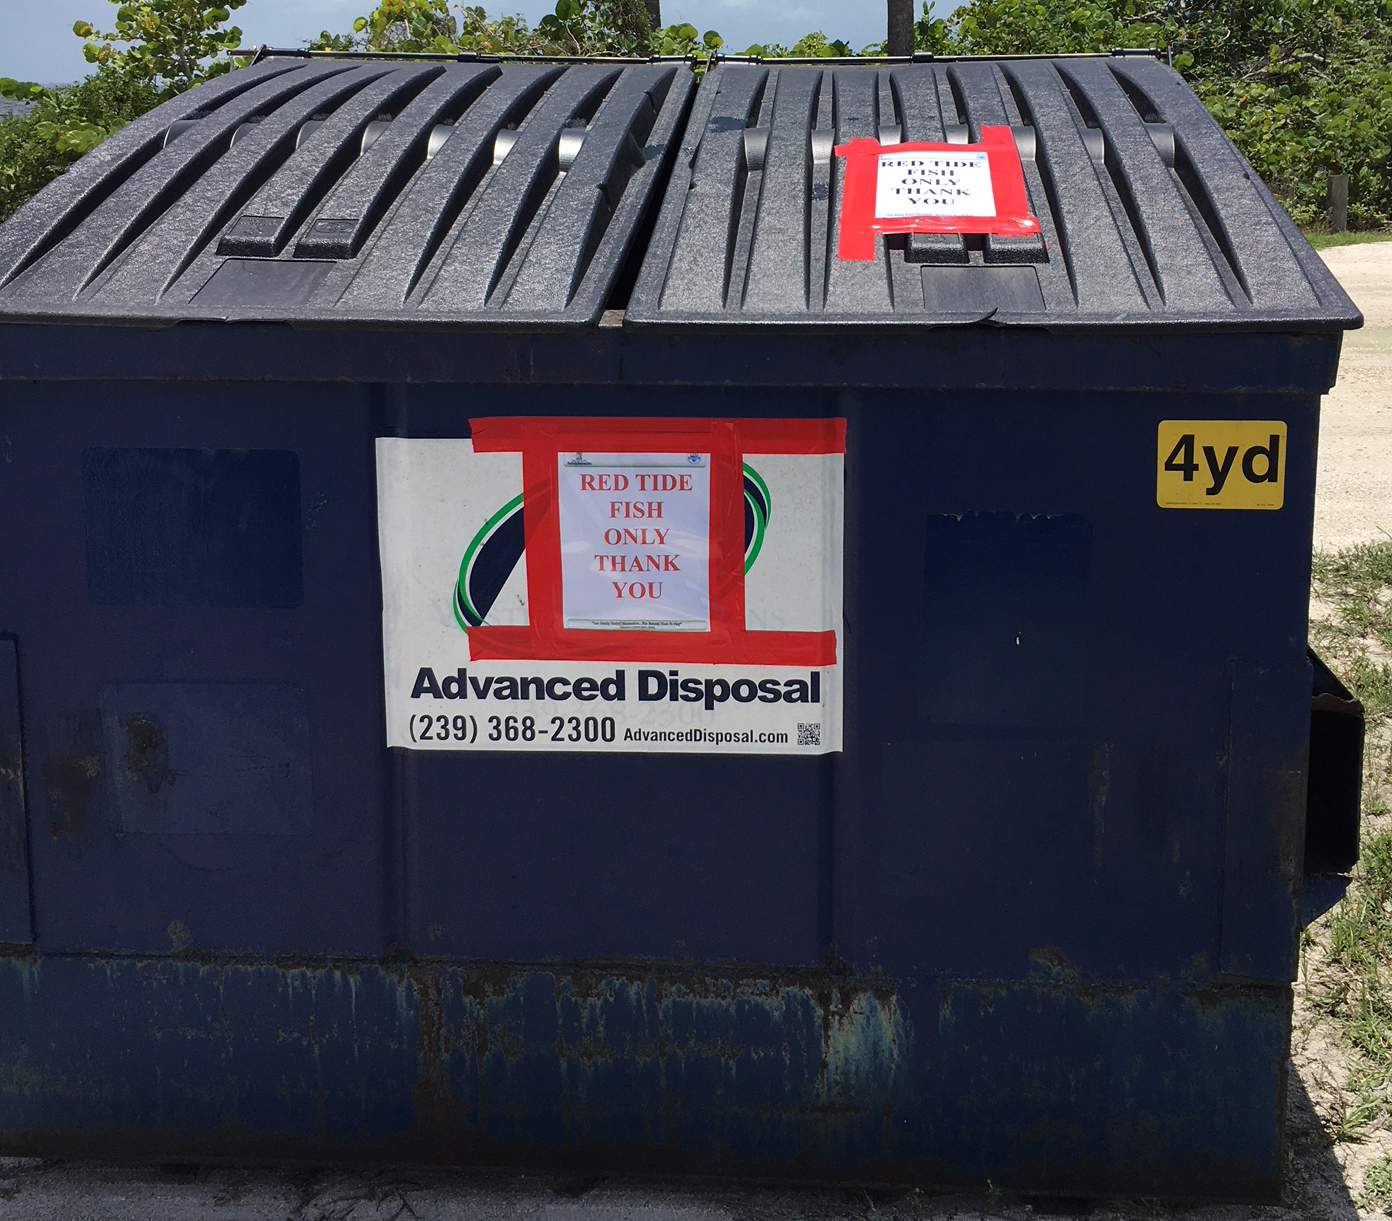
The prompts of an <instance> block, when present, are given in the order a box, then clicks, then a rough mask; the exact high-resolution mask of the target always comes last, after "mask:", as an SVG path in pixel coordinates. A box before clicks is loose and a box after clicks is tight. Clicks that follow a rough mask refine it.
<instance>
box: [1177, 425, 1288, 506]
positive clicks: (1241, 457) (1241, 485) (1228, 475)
mask: <svg viewBox="0 0 1392 1221" xmlns="http://www.w3.org/2000/svg"><path fill="white" fill-rule="evenodd" d="M1285 499H1286V426H1285V424H1284V422H1282V421H1281V420H1162V421H1161V422H1160V432H1159V436H1158V438H1157V445H1156V452H1155V503H1156V504H1158V505H1159V506H1160V507H1161V508H1162V509H1279V508H1280V507H1281V506H1282V505H1283V504H1284V503H1285Z"/></svg>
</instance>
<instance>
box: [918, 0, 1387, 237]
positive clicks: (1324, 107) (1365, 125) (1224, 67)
mask: <svg viewBox="0 0 1392 1221" xmlns="http://www.w3.org/2000/svg"><path fill="white" fill-rule="evenodd" d="M924 17H925V20H927V19H929V18H930V14H929V12H928V9H927V6H925V12H924ZM924 24H925V23H924V22H920V23H919V29H920V31H923V33H925V34H927V33H929V31H926V30H924V28H923V27H924ZM947 34H948V39H947V42H948V45H950V46H951V48H952V49H953V50H955V51H957V52H958V53H961V54H969V55H999V54H1010V53H1015V52H1022V51H1030V52H1035V53H1059V52H1069V51H1106V50H1110V49H1111V48H1112V47H1118V46H1132V47H1134V46H1154V47H1167V48H1169V49H1170V50H1171V51H1172V52H1173V54H1174V65H1175V67H1176V68H1178V69H1179V70H1180V71H1181V72H1183V73H1184V75H1185V76H1186V78H1187V79H1188V80H1189V83H1190V84H1191V85H1192V86H1193V88H1194V90H1195V92H1196V93H1198V95H1199V97H1200V98H1201V99H1202V100H1203V102H1204V104H1205V105H1206V106H1207V107H1208V108H1209V110H1210V111H1211V112H1212V113H1213V115H1214V117H1215V118H1217V120H1218V121H1219V123H1221V124H1222V125H1223V127H1224V129H1225V130H1226V131H1227V133H1228V134H1229V135H1230V136H1231V137H1232V138H1233V140H1234V142H1235V143H1236V144H1237V146H1238V147H1239V148H1240V149H1241V150H1242V152H1243V154H1244V155H1245V156H1246V157H1247V159H1248V160H1249V161H1250V162H1251V163H1252V166H1253V168H1254V169H1256V171H1257V172H1258V173H1259V174H1260V175H1261V176H1262V178H1263V179H1265V181H1266V182H1267V184H1268V185H1269V186H1271V188H1272V189H1273V190H1274V191H1275V192H1276V194H1277V195H1278V196H1279V197H1280V198H1281V201H1282V202H1283V203H1284V204H1285V206H1286V208H1287V209H1288V210H1289V211H1290V213H1291V215H1292V216H1293V217H1294V218H1295V220H1296V221H1297V222H1299V223H1300V224H1303V225H1312V224H1317V223H1318V222H1319V221H1320V219H1321V217H1322V214H1323V210H1324V195H1325V186H1326V182H1327V180H1328V176H1329V175H1330V174H1340V173H1342V174H1348V175H1349V218H1350V222H1351V223H1352V224H1354V225H1356V226H1363V227H1375V226H1377V225H1381V224H1386V223H1387V222H1388V220H1389V218H1392V172H1389V167H1388V159H1389V156H1390V155H1392V0H1260V2H1253V0H1155V2H1154V3H1150V2H1147V0H1073V2H1072V3H1071V4H1066V5H1061V6H1055V5H1050V6H1047V7H1046V6H1045V5H1043V4H1041V3H1036V0H970V2H969V3H968V4H967V5H966V6H965V7H964V8H961V9H959V10H958V11H957V12H956V13H954V14H953V17H952V19H951V21H950V22H949V23H948V29H947ZM924 41H925V42H926V41H928V39H927V38H925V39H924ZM924 49H932V50H939V49H940V48H939V47H938V46H933V47H925V48H924Z"/></svg>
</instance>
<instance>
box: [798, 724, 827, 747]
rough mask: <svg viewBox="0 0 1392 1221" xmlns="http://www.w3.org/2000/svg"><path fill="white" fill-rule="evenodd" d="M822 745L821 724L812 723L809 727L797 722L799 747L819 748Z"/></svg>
mask: <svg viewBox="0 0 1392 1221" xmlns="http://www.w3.org/2000/svg"><path fill="white" fill-rule="evenodd" d="M821 744H822V723H821V722H820V721H813V722H812V723H811V724H810V725H809V724H807V723H805V722H803V721H799V722H798V745H799V746H820V745H821Z"/></svg>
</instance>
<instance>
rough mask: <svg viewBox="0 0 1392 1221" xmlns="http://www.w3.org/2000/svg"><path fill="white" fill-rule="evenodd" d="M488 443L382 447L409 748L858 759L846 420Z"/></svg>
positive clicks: (393, 688)
mask: <svg viewBox="0 0 1392 1221" xmlns="http://www.w3.org/2000/svg"><path fill="white" fill-rule="evenodd" d="M472 427H473V434H474V435H473V437H472V438H471V439H462V438H461V439H447V440H437V439H419V440H417V439H404V438H395V437H386V438H381V439H379V440H378V442H377V486H378V532H379V546H380V550H381V563H382V598H383V606H382V627H383V646H384V667H385V679H386V702H387V743H388V745H389V746H396V747H404V748H407V749H415V750H531V751H536V750H571V751H652V750H659V751H673V752H683V753H698V754H699V753H707V754H708V753H739V754H800V755H814V754H824V753H826V752H828V751H835V750H839V749H840V748H841V704H842V662H841V653H840V650H841V600H842V599H841V564H842V530H843V525H842V512H843V510H842V485H843V464H844V458H843V450H844V435H845V434H844V423H843V422H842V421H840V420H808V421H799V420H792V421H789V420H777V421H757V420H756V421H708V420H694V421H671V420H664V421H661V422H660V425H650V426H649V427H650V428H651V429H652V432H651V433H649V432H648V431H646V430H645V427H644V422H643V421H633V422H632V424H631V429H632V430H631V432H629V431H625V430H626V429H627V427H628V422H624V428H622V429H620V431H619V432H618V434H617V435H616V434H615V433H614V431H613V429H614V427H615V426H614V425H612V423H611V425H610V431H609V432H608V433H604V434H603V435H600V436H585V435H582V434H583V433H584V430H585V427H586V421H584V420H570V421H565V422H561V423H558V424H556V425H554V426H552V425H551V423H550V422H548V421H544V420H543V421H539V422H538V421H522V422H516V421H497V422H495V421H488V420H485V421H472ZM674 430H675V431H674ZM586 441H588V442H590V444H582V442H586ZM595 442H599V443H595Z"/></svg>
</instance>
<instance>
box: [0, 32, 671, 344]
mask: <svg viewBox="0 0 1392 1221" xmlns="http://www.w3.org/2000/svg"><path fill="white" fill-rule="evenodd" d="M693 89H694V83H693V80H692V76H691V73H690V71H689V70H688V68H687V67H686V66H685V65H684V63H682V62H652V63H648V62H642V61H631V60H630V61H619V60H613V61H602V62H588V63H573V62H557V63H543V62H514V61H506V62H481V61H469V62H456V61H453V60H448V59H447V60H438V59H437V60H424V61H422V60H420V59H411V60H407V61H404V62H403V61H399V60H397V61H393V60H383V59H377V58H366V59H365V58H361V57H357V58H353V57H340V56H333V57H312V58H301V57H298V56H295V57H290V56H277V55H266V56H264V57H262V58H261V59H260V60H259V62H257V63H256V64H255V65H253V66H252V67H249V68H245V69H242V70H239V71H237V72H234V73H230V74H228V75H227V76H225V77H221V78H219V79H218V80H217V81H216V82H214V83H213V84H210V85H205V86H202V87H200V88H198V89H194V90H191V91H189V92H188V93H185V94H182V95H181V96H180V97H178V98H176V99H174V100H173V101H171V102H169V103H166V104H165V105H163V106H161V107H159V108H157V109H156V110H154V111H152V112H150V113H149V114H147V115H145V116H143V117H142V118H140V119H138V120H136V121H135V122H134V123H132V124H131V125H130V126H129V127H128V128H126V129H124V130H123V131H121V132H119V133H117V135H115V136H113V137H112V138H111V139H110V140H108V141H106V142H105V143H104V144H102V145H100V146H99V147H98V148H97V149H96V150H95V151H94V152H93V153H91V154H89V155H88V156H87V157H84V158H83V159H82V160H81V161H79V162H78V163H77V165H75V166H74V167H73V169H71V170H70V171H69V172H68V173H67V174H65V175H63V176H62V178H60V179H58V180H57V181H56V182H54V183H53V184H51V185H50V186H49V187H47V188H46V189H45V190H44V191H42V192H40V193H39V195H38V196H36V197H35V198H34V199H33V200H31V201H30V202H29V203H28V204H26V205H25V207H23V208H22V209H20V211H19V212H18V213H16V215H15V216H14V217H12V218H11V219H10V221H8V222H7V223H6V224H5V225H3V226H0V320H8V321H25V322H32V321H63V322H79V321H82V322H88V321H103V322H118V323H134V324H142V325H144V324H150V323H155V324H159V323H166V324H169V323H174V322H179V321H185V320H190V321H192V320H231V321H290V322H302V323H309V324H317V325H333V324H337V323H347V324H353V325H381V324H386V325H396V326H399V325H406V324H425V325H450V326H458V327H484V328H495V327H499V326H517V325H523V326H528V327H542V328H548V327H576V326H587V325H594V324H595V323H597V322H598V320H599V317H600V314H601V313H602V311H603V310H604V308H605V305H606V303H607V301H608V297H609V294H610V291H611V289H612V287H613V285H614V283H615V281H616V280H617V279H618V277H619V274H620V271H621V269H622V267H623V265H624V262H625V259H626V257H627V255H628V251H629V248H630V246H631V245H632V242H633V240H634V235H635V233H636V232H637V231H638V229H639V227H640V223H641V221H642V218H643V216H644V214H645V213H646V211H647V210H648V208H649V206H650V205H654V197H655V194H656V190H657V187H658V184H659V182H660V180H661V177H662V174H663V171H664V168H665V166H666V163H667V162H668V160H669V159H670V156H671V153H672V152H673V150H674V146H675V141H676V138H677V135H678V133H679V132H680V130H681V125H682V120H683V119H684V118H685V113H686V110H687V107H688V104H689V100H690V97H691V94H692V92H693ZM654 206H655V205H654Z"/></svg>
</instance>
